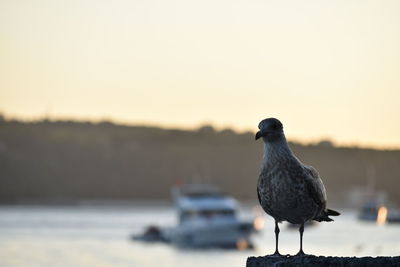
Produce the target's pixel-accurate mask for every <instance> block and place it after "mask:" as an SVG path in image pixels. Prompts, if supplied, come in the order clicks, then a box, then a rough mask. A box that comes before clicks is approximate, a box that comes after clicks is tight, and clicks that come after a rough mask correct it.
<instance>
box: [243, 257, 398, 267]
mask: <svg viewBox="0 0 400 267" xmlns="http://www.w3.org/2000/svg"><path fill="white" fill-rule="evenodd" d="M261 266H285V267H286V266H289V267H290V266H346V267H361V266H362V267H375V266H385V267H386V266H400V257H376V258H373V257H362V258H357V257H323V256H319V257H317V256H312V255H310V256H302V257H298V256H282V257H278V258H276V257H269V256H264V257H249V258H247V263H246V267H261Z"/></svg>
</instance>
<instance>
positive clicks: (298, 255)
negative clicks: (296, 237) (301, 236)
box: [295, 249, 307, 257]
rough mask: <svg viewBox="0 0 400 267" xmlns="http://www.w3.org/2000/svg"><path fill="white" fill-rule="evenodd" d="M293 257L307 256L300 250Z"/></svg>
mask: <svg viewBox="0 0 400 267" xmlns="http://www.w3.org/2000/svg"><path fill="white" fill-rule="evenodd" d="M295 256H297V257H302V256H307V254H306V253H304V251H303V250H302V249H301V250H300V251H299V252H297V254H296V255H295Z"/></svg>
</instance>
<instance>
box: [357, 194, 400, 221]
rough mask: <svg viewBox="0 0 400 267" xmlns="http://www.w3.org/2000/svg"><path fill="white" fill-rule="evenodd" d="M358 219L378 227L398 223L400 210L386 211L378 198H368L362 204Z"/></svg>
mask: <svg viewBox="0 0 400 267" xmlns="http://www.w3.org/2000/svg"><path fill="white" fill-rule="evenodd" d="M358 219H359V220H362V221H370V222H376V223H377V224H378V225H383V224H385V223H400V210H399V209H392V208H390V209H388V208H387V207H386V205H385V204H384V203H383V202H382V201H378V198H370V199H368V200H367V201H365V202H364V204H363V206H362V208H361V210H360V212H359V215H358Z"/></svg>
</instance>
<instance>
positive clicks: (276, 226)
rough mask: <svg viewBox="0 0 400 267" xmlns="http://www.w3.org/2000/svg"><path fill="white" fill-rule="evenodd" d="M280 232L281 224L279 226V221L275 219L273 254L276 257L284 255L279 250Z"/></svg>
mask: <svg viewBox="0 0 400 267" xmlns="http://www.w3.org/2000/svg"><path fill="white" fill-rule="evenodd" d="M279 232H280V230H279V226H278V221H275V253H274V254H272V255H271V256H274V257H280V256H282V255H281V254H280V253H279V251H278V239H279Z"/></svg>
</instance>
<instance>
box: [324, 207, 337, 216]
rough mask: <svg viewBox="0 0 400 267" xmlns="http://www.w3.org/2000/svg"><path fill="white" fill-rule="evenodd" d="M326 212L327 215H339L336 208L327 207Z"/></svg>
mask: <svg viewBox="0 0 400 267" xmlns="http://www.w3.org/2000/svg"><path fill="white" fill-rule="evenodd" d="M326 213H327V215H328V216H339V215H340V212H337V211H336V210H330V209H327V210H326Z"/></svg>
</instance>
